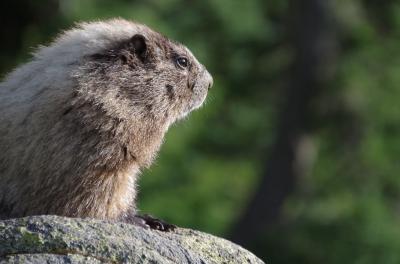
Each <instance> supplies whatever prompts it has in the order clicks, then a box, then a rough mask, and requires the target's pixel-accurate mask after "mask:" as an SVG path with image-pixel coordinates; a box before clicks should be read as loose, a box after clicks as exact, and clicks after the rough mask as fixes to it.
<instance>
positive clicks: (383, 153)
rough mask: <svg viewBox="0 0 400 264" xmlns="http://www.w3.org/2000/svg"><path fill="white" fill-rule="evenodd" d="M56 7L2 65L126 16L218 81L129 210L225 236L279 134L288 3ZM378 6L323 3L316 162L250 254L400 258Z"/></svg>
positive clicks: (176, 133)
mask: <svg viewBox="0 0 400 264" xmlns="http://www.w3.org/2000/svg"><path fill="white" fill-rule="evenodd" d="M48 2H49V1H48V0H47V1H46V0H42V1H36V5H39V6H40V5H42V6H45V5H46V4H47V3H48ZM58 3H59V10H57V12H58V15H56V16H55V15H53V17H51V19H50V20H44V21H43V22H40V21H39V22H38V23H32V24H31V25H30V26H29V27H27V28H25V29H24V34H23V36H22V38H21V41H22V44H21V46H20V47H19V48H18V50H17V53H16V56H15V58H13V59H12V60H11V59H10V57H7V56H3V57H2V58H3V59H2V61H1V64H2V67H3V69H7V70H10V69H11V67H12V66H15V65H16V64H17V62H21V61H25V60H26V59H27V54H28V51H29V50H30V47H32V46H36V45H38V44H40V43H43V42H49V40H50V39H51V38H52V37H53V36H54V35H55V34H56V32H57V31H59V29H60V28H68V27H70V26H71V25H72V24H73V23H74V22H77V21H86V20H95V19H104V18H111V17H117V16H118V17H123V18H127V19H133V20H136V21H139V22H142V23H145V24H147V25H149V26H151V27H152V28H154V29H156V30H158V31H161V32H163V33H164V34H165V35H167V36H169V37H171V38H173V39H176V40H178V41H180V42H182V43H184V44H186V45H187V46H188V47H189V48H190V49H191V50H192V51H193V53H194V54H195V55H196V56H197V57H198V59H199V60H200V61H201V62H202V63H203V64H205V65H206V67H207V68H208V69H209V71H210V72H211V73H212V74H213V76H214V88H213V89H212V90H211V91H210V95H209V98H208V99H207V103H206V105H205V107H203V108H202V109H201V110H200V111H197V112H195V113H193V114H192V115H191V117H190V118H189V119H188V120H186V121H185V122H182V123H179V124H177V125H175V126H174V127H173V128H172V129H171V130H170V131H169V132H168V135H167V137H166V140H165V144H164V146H163V148H162V150H161V152H160V154H159V158H158V160H157V161H156V163H155V164H154V165H153V166H152V167H151V168H150V169H149V170H146V171H144V173H143V174H144V175H143V177H142V179H141V181H140V183H139V185H140V197H139V200H138V201H139V208H140V209H141V210H142V211H143V212H148V213H151V214H154V215H156V216H159V217H161V218H164V219H166V220H169V221H171V222H173V223H176V224H178V225H181V226H186V227H191V228H196V229H200V230H204V231H208V232H212V233H215V234H217V235H228V233H229V230H230V229H231V228H232V227H233V225H234V223H235V221H236V219H237V218H238V217H239V215H240V214H241V213H242V212H243V210H244V208H245V206H246V204H247V202H248V201H249V199H250V197H251V194H252V193H253V192H254V190H255V188H256V186H257V183H258V181H259V179H260V177H261V176H262V173H263V170H264V163H265V161H266V159H267V158H268V153H269V150H270V148H271V145H272V142H273V141H274V139H275V137H276V134H275V132H276V131H275V130H276V125H277V122H278V120H277V118H278V117H277V112H278V111H279V107H280V105H281V102H282V89H283V87H284V86H285V85H286V82H287V78H288V70H289V67H290V65H291V63H292V60H293V54H292V53H293V51H292V50H291V46H290V43H289V42H288V41H289V39H288V38H287V30H288V29H287V25H288V23H287V13H288V12H287V9H288V4H287V1H285V0H270V1H263V0H247V1H232V0H204V1H184V0H165V1H156V0H149V1H129V0H113V1H106V0H59V1H58ZM379 3H380V2H379V1H372V0H365V1H361V0H352V1H347V0H340V1H336V2H335V4H334V5H333V6H332V13H333V14H334V15H335V17H336V24H337V28H336V31H337V32H336V34H337V38H338V43H339V52H338V55H337V61H336V65H335V68H336V77H335V80H334V82H333V83H331V84H330V85H329V87H327V88H326V90H324V91H323V94H322V96H321V98H320V102H317V104H316V111H319V112H320V113H321V116H322V117H323V118H322V119H321V120H320V121H319V122H320V123H319V124H316V129H315V131H314V134H313V135H312V136H313V139H312V140H313V142H314V144H315V146H316V155H315V160H314V163H313V166H312V170H311V171H310V173H308V174H307V175H305V177H304V178H301V179H298V182H297V186H296V191H295V193H293V194H292V195H291V196H290V197H289V198H288V199H287V201H286V203H285V205H284V208H283V217H282V218H283V221H282V223H279V224H277V226H276V227H273V228H269V229H268V231H265V234H264V235H263V236H260V238H255V246H254V248H253V251H255V253H256V254H257V255H259V256H260V257H262V258H264V259H265V260H266V261H267V262H270V263H275V264H276V263H357V264H364V263H365V264H367V263H371V264H372V263H388V264H390V263H400V222H399V221H400V219H399V218H400V199H399V198H400V177H399V176H400V175H399V172H400V158H399V157H400V136H399V135H400V107H399V103H398V100H400V87H399V86H400V45H399V38H400V3H398V2H396V1H387V2H386V4H385V5H383V4H382V5H380V4H379ZM381 6H384V8H383V7H381ZM378 7H381V8H378ZM49 21H50V22H49ZM271 230H272V231H271ZM250 249H252V248H250Z"/></svg>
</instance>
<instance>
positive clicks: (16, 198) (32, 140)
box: [0, 20, 212, 220]
mask: <svg viewBox="0 0 400 264" xmlns="http://www.w3.org/2000/svg"><path fill="white" fill-rule="evenodd" d="M122 27H125V28H122ZM126 28H128V29H126ZM116 31H118V32H119V35H118V36H117V37H116V36H115V35H116V33H115V32H116ZM125 31H127V32H126V34H125ZM93 32H94V33H93ZM121 32H122V33H121ZM87 36H89V37H87ZM92 42H93V43H95V44H93V45H98V46H99V47H97V46H94V47H95V48H93V49H92V50H91V49H88V50H87V51H86V50H85V49H86V47H87V46H88V45H92V44H91V43H92ZM77 43H78V44H77ZM82 43H83V44H82ZM98 43H100V44H98ZM79 45H82V47H81V46H79ZM143 45H144V46H143ZM70 46H73V47H71V49H70V50H71V51H70V53H68V50H69V48H70ZM80 49H81V50H80ZM83 50H85V52H84V51H83ZM60 53H65V54H60ZM76 54H78V55H76ZM68 56H70V57H68ZM74 56H75V57H74ZM182 56H183V57H186V58H187V59H188V60H189V62H190V63H189V66H188V67H187V68H182V67H180V65H179V63H177V58H178V57H182ZM70 58H71V59H70ZM64 60H65V61H64ZM68 60H69V61H68ZM211 85H212V78H211V76H210V75H209V74H208V72H207V71H206V70H205V68H204V67H203V66H202V65H201V64H200V63H199V62H198V61H197V60H196V59H195V57H194V56H193V55H192V54H191V53H190V51H189V50H187V49H186V48H185V47H184V46H182V45H181V44H178V43H175V42H173V41H170V40H169V39H167V38H165V37H164V36H162V35H160V34H159V33H157V32H154V31H152V30H151V29H149V28H147V27H145V26H143V25H138V24H135V23H131V22H127V21H125V20H111V21H106V22H96V23H90V24H83V25H80V26H78V28H75V29H73V30H71V31H67V32H66V33H64V34H63V35H61V36H60V37H59V38H58V39H57V40H56V41H55V42H54V43H53V44H52V45H50V46H49V47H44V48H41V49H40V50H39V51H38V52H37V53H36V56H35V58H34V59H33V61H32V62H30V63H28V64H25V65H23V66H22V67H20V68H18V69H16V70H15V71H14V72H13V73H11V74H10V75H9V76H8V77H7V78H6V79H5V81H4V82H3V83H1V85H0V116H1V117H0V147H1V153H0V216H1V217H2V218H9V217H21V216H26V215H37V214H57V215H63V216H71V217H93V218H101V219H115V220H118V219H122V218H123V217H125V216H126V215H127V214H129V213H132V212H133V213H134V212H135V205H134V200H135V196H136V193H135V184H136V179H137V176H138V174H139V170H140V169H141V168H143V167H148V166H149V165H150V164H151V163H152V161H153V159H154V157H155V155H156V153H157V151H158V149H159V147H160V145H161V143H162V141H163V137H164V134H165V132H166V131H167V129H168V127H169V126H170V125H171V124H172V123H173V122H175V121H176V120H178V119H180V118H182V117H184V116H185V115H186V114H188V113H189V112H190V111H192V110H193V109H195V108H197V107H199V106H200V105H201V104H202V102H203V100H204V99H205V96H206V94H207V90H208V89H209V87H210V86H211ZM11 98H12V99H11Z"/></svg>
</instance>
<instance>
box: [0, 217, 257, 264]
mask: <svg viewBox="0 0 400 264" xmlns="http://www.w3.org/2000/svg"><path fill="white" fill-rule="evenodd" d="M0 263H163V264H164V263H165V264H168V263H199V264H206V263H207V264H208V263H210V264H212V263H238V264H239V263H240V264H243V263H264V262H263V261H261V260H260V259H258V258H257V257H256V256H254V255H253V254H252V253H250V252H248V251H247V250H245V249H243V248H241V247H240V246H238V245H235V244H233V243H232V242H229V241H227V240H225V239H221V238H218V237H215V236H212V235H209V234H205V233H201V232H199V231H194V230H190V229H183V228H177V229H176V230H175V231H173V232H168V233H165V232H159V231H154V230H148V229H144V228H141V227H138V226H133V225H128V224H123V223H108V222H104V221H101V220H93V219H74V218H66V217H58V216H32V217H25V218H19V219H10V220H3V221H0Z"/></svg>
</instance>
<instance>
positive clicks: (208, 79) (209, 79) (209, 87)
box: [205, 71, 214, 90]
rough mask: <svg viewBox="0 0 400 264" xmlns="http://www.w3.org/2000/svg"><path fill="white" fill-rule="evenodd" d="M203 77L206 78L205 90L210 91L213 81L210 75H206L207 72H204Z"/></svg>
mask: <svg viewBox="0 0 400 264" xmlns="http://www.w3.org/2000/svg"><path fill="white" fill-rule="evenodd" d="M205 75H206V76H205V77H206V81H207V83H208V86H207V89H208V90H210V89H211V87H212V86H213V83H214V80H213V77H212V76H211V74H210V73H208V71H205Z"/></svg>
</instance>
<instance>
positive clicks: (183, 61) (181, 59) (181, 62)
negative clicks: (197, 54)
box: [176, 57, 189, 68]
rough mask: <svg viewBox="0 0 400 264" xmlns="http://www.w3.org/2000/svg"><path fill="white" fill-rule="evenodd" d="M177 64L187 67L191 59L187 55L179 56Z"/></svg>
mask: <svg viewBox="0 0 400 264" xmlns="http://www.w3.org/2000/svg"><path fill="white" fill-rule="evenodd" d="M176 64H177V65H178V66H179V67H181V68H187V67H188V66H189V60H188V59H187V58H185V57H178V58H177V59H176Z"/></svg>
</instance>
